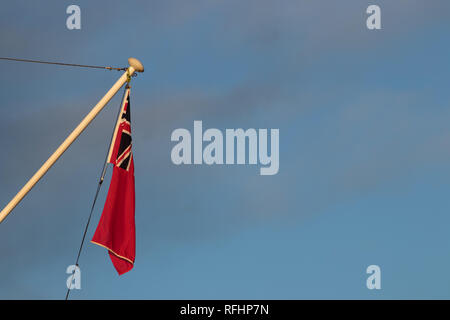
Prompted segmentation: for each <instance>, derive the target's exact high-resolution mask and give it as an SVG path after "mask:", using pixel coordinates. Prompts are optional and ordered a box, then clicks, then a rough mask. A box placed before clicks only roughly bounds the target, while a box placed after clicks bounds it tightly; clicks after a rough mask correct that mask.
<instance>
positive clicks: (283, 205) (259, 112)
mask: <svg viewBox="0 0 450 320" xmlns="http://www.w3.org/2000/svg"><path fill="white" fill-rule="evenodd" d="M70 4H78V5H79V6H80V7H81V15H82V28H81V30H77V31H69V30H67V29H66V24H65V20H66V17H67V15H66V13H65V11H66V8H67V6H68V5H70ZM369 4H378V5H379V6H380V7H381V10H382V30H379V31H369V30H367V28H366V26H365V19H366V17H367V15H366V13H365V11H366V8H367V6H368V5H369ZM133 6H136V8H134V7H133ZM0 16H1V19H0V39H1V43H2V46H1V49H0V52H1V53H0V56H6V57H19V58H29V59H42V60H52V61H64V62H69V63H70V62H72V63H80V64H96V65H114V66H125V65H126V61H127V58H128V57H130V56H134V57H137V58H139V59H140V60H141V61H142V62H143V63H144V65H145V68H146V71H145V73H144V74H141V75H139V76H138V77H137V78H134V79H133V83H132V85H133V88H132V93H131V95H132V129H133V151H134V155H135V166H136V169H135V172H136V225H137V230H136V232H137V252H136V264H135V267H134V269H133V270H132V271H131V272H129V273H128V274H126V275H124V276H121V277H119V276H117V274H116V271H115V270H114V268H113V266H112V264H111V262H110V260H109V258H108V256H107V253H106V252H105V250H104V249H103V248H100V247H97V246H95V245H93V244H90V243H86V246H85V249H84V251H83V253H82V256H81V260H80V266H81V270H82V290H79V291H73V292H72V293H71V298H73V299H103V298H105V299H216V298H217V299H241V298H242V299H253V298H255V299H281V298H283V299H311V298H314V299H316V298H318V299H349V298H357V299H379V298H385V299H403V298H413V299H414V298H425V299H428V298H446V299H448V298H450V275H449V273H448V270H449V268H450V233H449V232H448V230H449V228H450V215H449V208H450V202H449V200H448V199H449V197H448V196H447V193H448V190H449V187H450V183H449V182H448V181H449V178H450V126H449V123H450V93H449V90H448V74H449V71H450V62H449V58H448V57H449V56H450V44H449V43H450V41H449V40H450V39H449V38H450V36H449V33H448V30H450V28H449V27H450V19H449V18H450V4H449V3H448V2H446V1H437V0H436V1H433V2H432V3H430V2H426V1H415V0H414V1H395V2H392V1H381V0H379V1H375V2H373V1H370V2H369V1H356V0H354V1H353V0H352V1H345V2H344V1H339V2H338V1H330V0H327V1H325V0H321V1H315V2H312V1H269V0H263V1H261V0H260V1H234V0H233V1H214V2H211V1H192V2H191V1H189V2H188V1H147V2H145V4H143V3H142V2H138V1H128V2H123V1H122V2H118V1H117V2H116V1H109V2H106V1H96V2H95V3H93V2H92V1H72V2H65V1H39V2H36V1H35V2H29V1H15V2H8V3H7V4H4V5H2V10H1V12H0ZM0 65H1V67H2V70H3V71H2V73H1V76H0V85H1V88H2V89H0V93H1V98H2V101H3V103H2V104H1V108H2V111H3V112H2V115H3V116H2V117H1V118H0V128H1V129H0V130H1V134H0V145H1V146H2V148H3V150H4V152H5V154H7V155H8V156H7V157H3V160H2V166H1V169H0V182H1V183H0V205H2V206H3V205H6V204H7V202H8V201H9V200H10V199H11V198H12V197H13V196H14V194H15V193H16V192H17V191H18V190H19V189H20V188H21V187H22V185H23V184H24V183H25V182H26V181H27V180H28V179H29V177H31V175H32V174H33V173H34V172H35V171H36V170H37V169H38V168H39V166H40V165H41V164H42V163H43V161H45V159H47V157H48V156H49V155H50V154H51V153H52V152H53V151H54V150H55V149H56V147H57V146H58V145H59V144H60V143H61V142H62V141H63V140H64V139H65V137H66V136H67V135H68V134H69V133H70V132H71V130H72V129H73V128H74V127H75V126H76V125H77V124H78V122H79V121H80V120H81V119H82V118H83V117H84V115H85V114H87V112H88V111H89V110H90V108H92V106H93V105H94V104H95V103H96V102H97V101H98V99H100V97H101V96H102V95H103V94H104V93H105V92H106V90H107V89H109V87H110V86H111V85H112V84H113V83H114V81H115V80H116V78H118V77H119V73H117V72H115V71H111V72H109V71H108V72H105V71H97V70H84V69H66V68H64V67H57V66H43V65H30V64H18V63H6V62H0ZM119 96H120V95H118V96H117V97H115V98H114V99H113V101H111V103H110V105H109V106H108V107H107V108H106V109H105V110H104V111H102V113H101V114H100V115H99V117H98V118H96V119H95V121H94V122H93V123H92V124H91V125H90V126H89V128H88V129H87V130H86V132H84V133H83V134H82V135H81V136H80V138H79V139H78V140H77V141H76V142H75V143H74V144H73V146H72V147H71V148H70V149H69V150H68V151H67V152H66V153H65V154H64V155H63V156H62V157H61V159H60V160H59V161H58V162H57V163H56V164H55V166H54V167H53V168H52V169H51V170H50V171H49V172H48V173H47V175H46V176H45V178H44V179H43V180H42V181H40V182H39V183H38V185H37V186H36V187H35V188H34V189H33V191H32V192H31V193H30V194H29V195H28V196H27V197H26V198H25V199H24V200H23V201H22V203H21V204H20V205H19V206H18V207H17V208H16V209H15V210H14V212H13V213H12V214H11V215H10V216H9V217H8V218H7V219H6V220H5V222H4V223H2V224H1V225H0V253H1V256H2V260H1V262H0V275H1V276H0V298H2V299H12V298H13V299H14V298H25V299H63V298H64V296H65V290H66V289H65V282H66V278H67V276H68V275H67V274H66V273H65V270H66V268H67V266H68V265H70V264H73V263H74V260H75V258H76V253H77V249H78V246H79V242H80V240H81V236H82V232H83V228H84V224H85V222H86V219H87V216H88V214H89V208H90V204H91V201H92V198H93V196H94V192H95V188H96V183H97V179H98V175H99V171H100V169H101V166H102V161H103V159H104V155H105V152H106V149H107V148H108V146H107V143H108V139H109V136H110V133H111V129H112V125H113V123H114V117H115V115H116V112H117V106H118V103H119ZM194 120H202V121H203V127H204V128H218V129H221V130H223V131H224V130H225V129H226V128H244V129H246V128H279V129H280V171H279V173H278V174H277V175H274V176H261V175H259V168H258V166H250V165H245V166H207V165H203V166H175V165H173V164H172V162H171V160H170V151H171V149H172V147H173V145H174V143H172V142H171V141H170V135H171V133H172V131H173V130H174V129H176V128H187V129H189V130H191V131H192V129H193V121H194ZM109 176H110V172H109V174H108V177H109ZM106 186H107V185H106ZM106 193H107V188H106V187H104V188H103V189H102V192H101V194H100V197H99V201H98V206H97V208H96V211H95V214H94V218H93V221H92V223H91V226H90V229H89V232H88V239H90V238H92V234H93V232H94V230H95V226H96V225H97V222H98V220H99V218H100V214H101V210H102V206H103V203H104V201H105V198H106ZM371 264H376V265H379V266H380V267H381V271H382V289H381V290H379V291H376V290H368V289H367V288H366V285H365V284H366V278H367V274H366V273H365V270H366V268H367V266H369V265H371Z"/></svg>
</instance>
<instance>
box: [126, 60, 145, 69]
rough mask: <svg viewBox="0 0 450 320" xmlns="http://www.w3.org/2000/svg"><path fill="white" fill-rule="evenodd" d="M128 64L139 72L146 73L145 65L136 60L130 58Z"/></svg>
mask: <svg viewBox="0 0 450 320" xmlns="http://www.w3.org/2000/svg"><path fill="white" fill-rule="evenodd" d="M128 64H129V65H130V66H131V67H133V68H134V70H136V71H137V72H144V65H143V64H142V63H141V62H140V61H139V60H138V59H136V58H128Z"/></svg>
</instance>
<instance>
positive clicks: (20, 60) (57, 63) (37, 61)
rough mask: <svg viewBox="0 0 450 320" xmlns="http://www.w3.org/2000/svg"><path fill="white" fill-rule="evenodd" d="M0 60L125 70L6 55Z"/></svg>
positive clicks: (114, 68) (122, 69)
mask: <svg viewBox="0 0 450 320" xmlns="http://www.w3.org/2000/svg"><path fill="white" fill-rule="evenodd" d="M0 60H7V61H16V62H30V63H42V64H53V65H58V66H66V67H79V68H92V69H104V70H117V71H125V70H127V68H117V67H104V66H91V65H85V64H74V63H64V62H53V61H41V60H29V59H18V58H7V57H0Z"/></svg>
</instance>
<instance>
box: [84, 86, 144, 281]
mask: <svg viewBox="0 0 450 320" xmlns="http://www.w3.org/2000/svg"><path fill="white" fill-rule="evenodd" d="M131 141H132V139H131V125H130V88H127V89H126V91H125V95H124V99H123V102H122V108H121V112H120V113H119V117H118V119H117V123H116V127H115V130H114V134H113V139H112V142H111V146H110V151H109V155H108V162H109V163H112V164H113V165H114V169H113V174H112V178H111V184H110V186H109V191H108V195H107V197H106V203H105V207H104V208H103V212H102V216H101V218H100V222H99V224H98V226H97V229H96V230H95V233H94V237H93V238H92V240H91V242H92V243H95V244H97V245H100V246H102V247H105V248H106V249H108V253H109V256H110V258H111V261H112V263H113V265H114V267H115V268H116V270H117V272H118V273H119V275H122V274H124V273H125V272H128V271H130V270H131V269H132V268H133V265H134V258H135V249H136V235H135V222H134V208H135V203H134V199H135V195H134V163H133V154H132V152H131V145H132V143H131Z"/></svg>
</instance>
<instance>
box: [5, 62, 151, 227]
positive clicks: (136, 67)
mask: <svg viewBox="0 0 450 320" xmlns="http://www.w3.org/2000/svg"><path fill="white" fill-rule="evenodd" d="M128 64H129V65H130V66H129V67H128V69H127V70H126V71H125V72H124V74H123V75H122V76H121V77H120V78H119V79H118V80H117V81H116V83H115V84H114V85H113V86H112V87H111V89H109V91H108V92H107V93H106V94H105V96H104V97H103V98H102V99H101V100H100V101H99V102H98V103H97V104H96V105H95V107H94V108H92V110H91V111H90V112H89V113H88V114H87V116H86V117H85V118H84V119H83V120H82V121H81V122H80V124H79V125H78V126H77V127H76V128H75V129H74V130H73V131H72V133H71V134H70V135H69V136H68V137H67V138H66V140H64V142H63V143H62V144H61V145H60V146H59V147H58V149H56V151H55V152H54V153H53V154H52V155H51V156H50V158H48V159H47V161H45V163H44V164H43V165H42V167H41V168H40V169H39V170H38V171H37V172H36V173H35V174H34V176H33V177H31V179H30V180H29V181H28V182H27V183H26V184H25V186H23V188H22V189H21V190H20V191H19V192H18V193H17V194H16V195H15V197H14V198H13V199H12V200H11V201H10V202H9V203H8V205H7V206H6V207H5V208H4V209H3V210H2V211H1V212H0V223H1V222H2V221H3V220H4V219H5V218H6V216H7V215H8V214H10V213H11V211H12V210H13V209H14V208H15V207H16V206H17V205H18V204H19V202H20V201H21V200H22V199H23V198H24V197H25V196H26V195H27V193H28V192H30V190H31V189H32V188H33V187H34V185H35V184H36V183H37V182H38V181H39V180H40V179H41V178H42V177H43V176H44V175H45V173H46V172H47V171H48V170H49V169H50V168H51V167H52V166H53V164H55V162H56V160H58V159H59V157H61V155H62V154H63V153H64V152H65V151H66V150H67V148H69V147H70V145H71V144H72V143H73V142H74V141H75V140H76V139H77V138H78V136H79V135H80V134H81V133H82V132H83V131H84V129H86V127H87V126H88V125H89V123H91V121H92V120H94V118H95V117H96V116H97V115H98V114H99V113H100V111H102V109H103V108H104V107H105V106H106V104H107V103H108V102H109V101H110V100H111V98H112V97H113V96H114V95H115V94H116V93H117V91H119V90H120V88H121V87H122V86H123V85H124V84H125V82H127V80H128V79H129V77H131V76H132V75H133V73H135V72H144V66H143V65H142V63H141V62H140V61H139V60H137V59H135V58H129V59H128Z"/></svg>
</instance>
